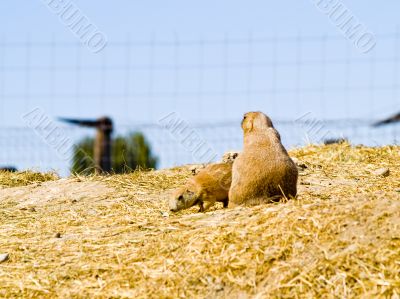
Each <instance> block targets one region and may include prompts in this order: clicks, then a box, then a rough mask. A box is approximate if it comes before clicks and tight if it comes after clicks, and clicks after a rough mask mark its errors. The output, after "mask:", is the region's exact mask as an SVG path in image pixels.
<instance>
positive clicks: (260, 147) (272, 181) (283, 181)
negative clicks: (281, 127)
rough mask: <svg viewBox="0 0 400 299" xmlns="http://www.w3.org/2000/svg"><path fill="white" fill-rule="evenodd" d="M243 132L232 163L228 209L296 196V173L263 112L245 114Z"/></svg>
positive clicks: (295, 168)
mask: <svg viewBox="0 0 400 299" xmlns="http://www.w3.org/2000/svg"><path fill="white" fill-rule="evenodd" d="M242 129H243V133H244V146H243V151H242V152H241V153H240V155H239V156H238V157H237V158H236V160H235V162H234V163H233V169H232V185H231V188H230V190H229V207H235V206H238V205H256V204H261V203H267V202H271V201H275V200H277V199H280V198H282V197H287V198H289V197H294V196H296V193H297V177H298V170H297V167H296V165H295V163H294V162H293V161H292V159H291V158H290V157H289V155H288V153H287V151H286V149H285V148H284V147H283V145H282V143H281V138H280V135H279V133H278V131H277V130H275V128H274V126H273V124H272V121H271V119H270V118H269V117H268V116H266V115H265V114H264V113H262V112H249V113H246V114H245V115H244V118H243V121H242Z"/></svg>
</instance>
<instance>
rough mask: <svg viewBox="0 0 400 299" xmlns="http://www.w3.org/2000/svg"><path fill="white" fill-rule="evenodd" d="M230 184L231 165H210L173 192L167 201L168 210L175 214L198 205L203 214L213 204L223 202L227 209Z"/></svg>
mask: <svg viewBox="0 0 400 299" xmlns="http://www.w3.org/2000/svg"><path fill="white" fill-rule="evenodd" d="M231 182H232V163H216V164H210V165H208V166H207V167H205V168H204V169H202V170H201V171H200V172H199V173H198V174H197V175H196V176H194V177H192V178H191V179H190V180H189V181H188V183H187V184H186V185H185V186H183V187H181V188H179V189H177V190H176V191H175V193H174V195H173V197H172V198H171V200H170V201H169V207H170V210H171V211H172V212H177V211H180V210H183V209H189V208H191V207H193V206H195V205H199V206H200V210H199V212H205V211H207V210H208V209H209V208H210V207H212V206H213V205H214V204H215V202H223V204H224V208H227V207H228V202H229V200H228V193H229V188H230V186H231Z"/></svg>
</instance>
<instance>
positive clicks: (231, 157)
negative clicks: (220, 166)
mask: <svg viewBox="0 0 400 299" xmlns="http://www.w3.org/2000/svg"><path fill="white" fill-rule="evenodd" d="M238 156H239V152H236V151H230V152H226V153H224V155H223V156H222V163H233V161H235V159H236V158H237V157H238Z"/></svg>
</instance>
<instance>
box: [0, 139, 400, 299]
mask: <svg viewBox="0 0 400 299" xmlns="http://www.w3.org/2000/svg"><path fill="white" fill-rule="evenodd" d="M290 154H291V155H292V156H293V157H296V158H298V159H299V160H300V161H301V162H303V163H304V164H305V166H306V167H307V168H306V169H304V171H302V172H301V173H300V182H299V196H298V198H297V199H296V200H291V201H289V202H286V203H276V204H269V205H261V206H257V207H252V208H237V209H232V210H223V209H222V208H221V206H217V207H216V208H215V209H213V210H212V211H210V212H208V213H205V214H199V213H197V209H191V210H188V211H185V212H180V213H177V214H170V213H169V212H168V208H167V203H166V200H167V198H168V196H169V195H170V194H171V191H172V189H173V188H175V187H177V186H179V185H181V184H183V183H184V182H185V180H186V179H187V178H188V177H189V176H190V175H191V174H190V170H189V169H188V168H187V167H182V168H176V169H170V170H162V171H156V172H135V173H133V174H129V175H115V176H109V177H105V178H100V177H92V178H83V177H75V178H70V179H57V178H55V177H53V176H52V175H42V176H39V178H40V179H38V177H37V176H33V177H32V178H31V179H28V178H25V180H22V181H23V183H21V180H17V179H15V182H16V183H15V185H17V186H18V187H12V186H13V184H12V183H10V180H11V181H13V180H12V179H10V177H11V176H13V175H14V176H15V175H16V174H1V175H0V255H1V254H8V255H9V257H8V260H6V261H4V262H1V263H0V297H6V298H8V297H10V298H11V297H26V298H38V297H39V298H40V297H42V298H50V297H63V298H121V297H130V298H180V297H182V298H183V297H185V298H237V297H240V298H247V297H252V298H269V297H281V298H296V297H301V298H311V297H325V298H337V297H339V298H359V297H364V298H371V297H386V298H399V295H400V165H399V163H400V147H394V146H392V147H389V146H388V147H383V148H366V147H351V146H350V145H348V144H342V145H331V146H308V147H305V148H301V149H297V150H293V151H291V153H290ZM382 168H388V169H389V170H390V174H388V173H384V172H381V173H379V172H380V171H377V170H380V169H382ZM381 174H384V175H381ZM22 176H23V175H22ZM20 178H21V177H20ZM21 184H23V185H26V186H24V187H21Z"/></svg>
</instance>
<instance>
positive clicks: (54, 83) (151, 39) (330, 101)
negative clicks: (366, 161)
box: [0, 0, 400, 166]
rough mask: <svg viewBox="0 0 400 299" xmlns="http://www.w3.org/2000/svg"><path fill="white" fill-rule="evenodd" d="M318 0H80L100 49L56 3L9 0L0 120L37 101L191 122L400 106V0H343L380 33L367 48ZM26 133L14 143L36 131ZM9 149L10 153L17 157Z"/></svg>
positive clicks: (368, 114) (369, 112)
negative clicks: (102, 43) (82, 38)
mask: <svg viewBox="0 0 400 299" xmlns="http://www.w3.org/2000/svg"><path fill="white" fill-rule="evenodd" d="M47 1H49V0H47ZM65 2H67V1H65ZM314 2H315V1H294V0H292V1H288V0H281V1H266V0H264V1H261V0H260V1H226V0H220V1H210V0H203V1H178V0H170V1H152V0H146V1H134V0H130V1H128V0H114V1H104V0H74V1H73V3H75V4H76V5H77V6H78V7H79V8H80V9H81V12H82V13H83V14H84V15H86V16H87V17H88V18H89V19H90V20H91V21H92V23H93V24H95V25H96V26H97V27H98V28H99V30H101V31H102V32H104V34H105V35H106V36H107V38H108V41H109V43H108V45H107V46H106V48H105V49H104V50H103V51H101V52H100V53H97V54H93V53H92V52H90V51H89V50H88V49H87V48H86V47H84V46H82V45H81V44H80V42H79V40H78V39H77V38H76V37H75V36H74V34H73V33H72V32H71V31H70V30H69V29H68V28H66V27H65V26H64V25H63V24H62V23H61V22H60V20H59V18H58V16H57V15H55V14H54V13H53V12H52V11H50V10H49V9H48V7H47V6H46V4H45V3H46V1H44V0H43V1H42V0H30V1H27V0H25V1H23V0H2V1H1V2H0V14H1V26H0V40H1V41H2V44H0V129H1V128H5V127H12V128H24V127H26V124H25V123H24V122H23V121H22V119H21V116H22V115H23V114H25V113H27V112H29V111H30V110H32V109H34V108H35V107H40V108H41V109H43V110H44V111H46V113H47V114H48V115H49V117H51V118H53V119H56V117H58V116H64V117H82V118H83V117H85V118H86V117H98V116H101V115H109V116H111V117H113V119H114V121H115V123H116V125H117V130H120V131H126V130H130V128H134V127H135V126H136V127H137V126H138V125H139V126H140V125H143V124H157V123H158V121H159V119H160V118H162V117H163V116H165V115H167V114H169V113H171V112H177V113H179V114H180V115H182V117H183V118H184V119H185V120H186V121H187V122H188V123H189V124H214V123H223V122H232V123H236V122H237V123H240V119H241V116H242V114H243V113H244V112H246V111H249V110H262V111H264V112H266V113H267V114H269V115H270V116H271V117H272V119H273V120H275V121H294V120H296V119H299V118H302V117H304V116H305V115H306V116H308V117H310V118H315V119H328V120H332V119H362V120H364V121H365V122H364V124H363V125H365V124H366V123H368V122H371V121H372V120H374V119H378V118H381V117H386V116H387V115H390V114H392V113H395V112H397V111H398V110H400V100H399V96H400V18H399V17H398V16H399V11H400V2H399V1H396V0H386V1H379V2H378V1H363V0H354V1H342V3H344V4H345V5H346V6H347V7H348V8H349V9H350V11H351V13H352V14H353V15H354V16H355V17H356V18H357V19H358V20H359V21H360V22H361V23H362V24H363V25H365V27H366V28H368V30H369V31H371V32H373V33H374V34H376V40H377V45H376V47H375V49H374V50H373V51H371V52H369V53H368V54H362V53H360V52H359V51H358V50H357V49H356V48H355V47H354V45H353V44H352V42H351V41H348V40H347V39H346V38H345V37H344V36H343V35H342V33H341V32H340V31H339V30H338V29H337V28H336V27H335V26H334V25H332V24H331V22H330V20H329V18H328V17H327V16H326V15H325V14H323V13H321V11H320V10H318V8H317V7H316V6H315V4H314ZM396 32H397V34H398V35H397V37H396ZM310 37H312V38H310ZM128 42H130V44H129V43H128ZM347 129H348V128H347ZM291 130H292V129H290V128H289V129H288V131H289V132H288V134H289V133H291V132H290V131H291ZM363 130H364V131H365V132H368V133H365V134H364V133H363V134H361V135H360V136H369V135H367V134H370V133H369V132H370V130H369V129H368V128H363ZM364 131H362V132H364ZM357 132H361V131H360V130H358V131H357ZM393 132H394V131H393ZM86 133H88V132H86ZM207 134H210V133H207ZM211 134H212V133H211ZM346 134H351V132H350V133H349V132H347V133H346ZM374 134H376V135H377V138H378V137H379V132H378V133H377V131H375V133H374ZM283 135H285V134H283ZM1 136H7V135H5V134H3V135H0V146H4V145H5V146H9V144H8V143H7V142H6V141H4V142H2V141H1ZM24 136H25V135H24V134H16V135H15V136H13V137H15V140H17V139H18V138H19V139H18V140H19V141H15V142H16V144H20V143H21V144H22V143H23V141H24V138H33V137H31V136H30V137H24ZM360 136H357V137H360ZM388 136H390V138H391V137H392V136H396V135H395V134H394V133H393V134H392V133H390V135H388ZM208 137H209V136H204V138H206V139H209V138H208ZM213 137H215V136H213ZM225 137H226V136H225ZM239 137H240V136H238V138H237V139H236V140H240V138H239ZM6 139H7V137H5V139H4V140H6ZM303 139H304V138H303V137H302V136H301V137H299V138H298V140H303ZM359 140H361V141H360V142H362V141H363V139H362V138H361V137H360V138H359ZM387 140H388V139H385V141H381V143H383V142H387ZM31 142H32V143H33V141H31ZM37 142H39V141H38V140H35V141H34V143H35V144H36V143H37ZM154 142H157V136H155V137H154V141H153V143H154ZM221 142H222V141H221ZM297 143H298V142H297V141H296V144H297ZM235 144H236V143H235ZM289 145H290V144H289ZM155 147H157V145H155ZM221 148H222V147H221ZM6 151H7V154H6V155H5V156H4V157H3V158H2V157H1V156H0V162H2V161H6V162H7V161H14V160H13V159H14V156H12V155H11V156H10V152H13V150H12V149H6ZM158 151H159V152H160V151H161V149H160V146H158ZM172 151H175V149H172ZM42 153H44V154H43V155H44V156H48V154H47V153H46V152H45V151H44V150H43V151H42ZM0 154H1V153H0ZM10 157H12V159H11V158H10ZM2 163H5V162H2ZM13 163H14V162H13ZM15 164H18V161H17V162H15ZM23 164H24V165H27V166H29V165H28V164H27V163H25V162H24V163H23ZM167 164H168V163H166V164H163V165H167Z"/></svg>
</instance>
